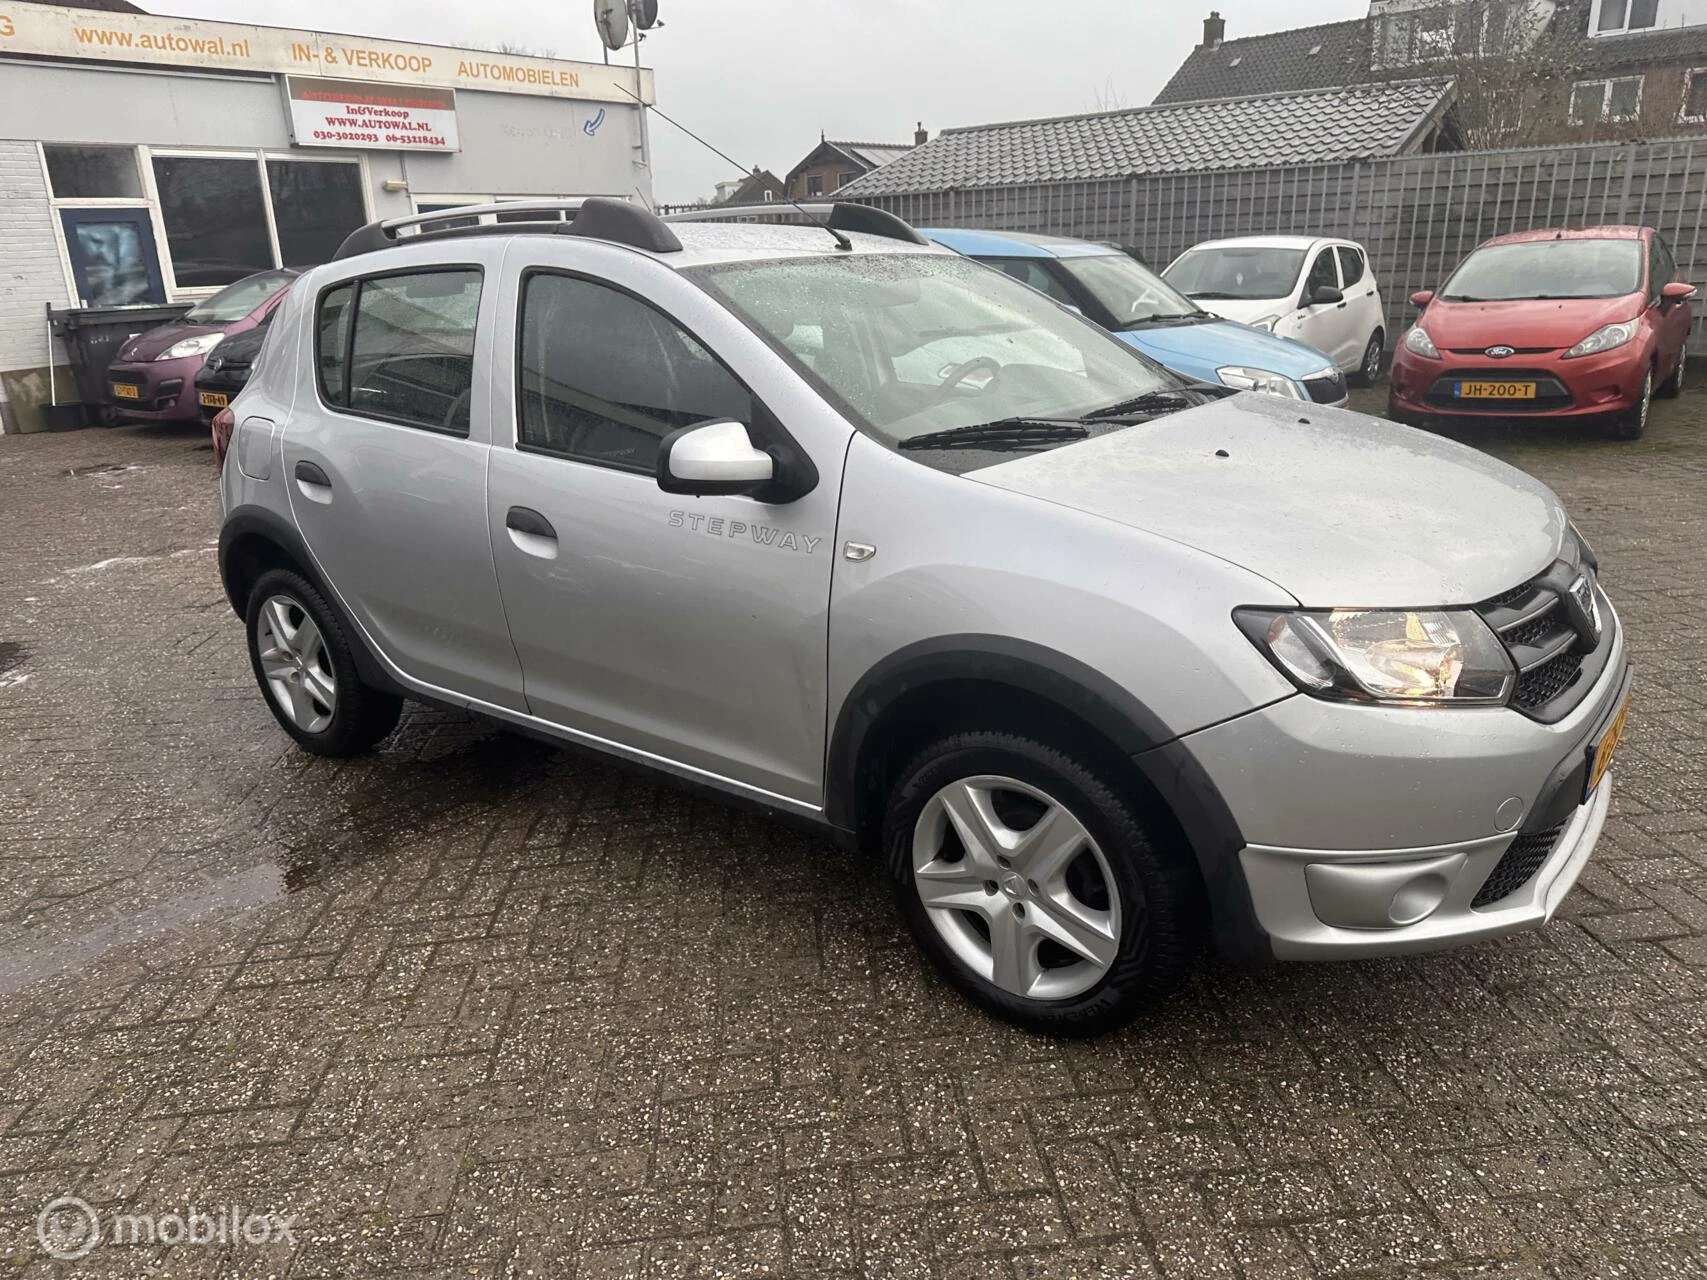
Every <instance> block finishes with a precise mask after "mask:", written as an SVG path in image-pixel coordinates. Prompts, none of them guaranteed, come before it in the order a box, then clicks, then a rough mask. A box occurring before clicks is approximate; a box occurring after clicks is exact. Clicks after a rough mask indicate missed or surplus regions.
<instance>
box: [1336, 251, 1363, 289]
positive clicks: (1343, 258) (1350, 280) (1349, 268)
mask: <svg viewBox="0 0 1707 1280" xmlns="http://www.w3.org/2000/svg"><path fill="white" fill-rule="evenodd" d="M1339 255H1340V277H1341V278H1342V279H1343V280H1344V281H1345V285H1344V287H1345V288H1347V289H1349V288H1351V286H1352V285H1354V284H1356V283H1357V282H1358V281H1360V280H1362V279H1363V269H1364V266H1365V265H1366V264H1365V263H1364V260H1363V255H1362V254H1361V253H1359V252H1358V251H1357V250H1356V249H1348V248H1346V247H1345V246H1344V245H1341V246H1340V247H1339Z"/></svg>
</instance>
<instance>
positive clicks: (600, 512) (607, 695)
mask: <svg viewBox="0 0 1707 1280" xmlns="http://www.w3.org/2000/svg"><path fill="white" fill-rule="evenodd" d="M513 252H514V253H516V254H518V255H522V254H525V256H526V259H527V262H526V265H525V267H523V268H519V269H517V270H515V271H513V272H512V273H511V276H510V278H509V279H508V280H507V281H506V285H505V293H504V297H503V299H502V311H503V320H504V325H505V330H504V333H505V335H506V336H505V337H504V338H503V339H502V340H501V342H500V344H499V345H500V350H501V356H500V368H501V369H503V368H504V363H503V362H506V361H507V362H510V364H511V366H512V367H509V368H508V369H507V370H505V371H503V372H501V373H500V374H499V375H498V378H497V381H496V385H497V386H498V387H499V388H500V390H499V391H498V393H497V397H496V400H495V403H501V404H502V406H503V408H502V411H501V412H499V413H497V414H495V417H494V429H495V430H494V440H493V449H492V456H491V470H490V480H489V520H490V530H491V543H492V547H493V553H494V556H495V558H496V562H497V569H498V577H499V581H500V583H501V586H502V591H503V599H504V605H505V609H506V612H507V614H508V617H509V623H510V631H511V634H512V635H513V636H514V638H515V644H516V650H517V653H518V654H519V655H520V658H521V663H522V668H523V671H524V673H525V679H526V693H527V706H528V709H529V711H531V712H532V713H533V714H534V715H535V716H538V717H541V718H542V719H545V720H549V721H551V722H552V723H554V724H556V725H559V726H561V727H563V728H566V729H569V730H571V731H573V732H575V733H578V734H580V735H583V736H584V737H586V738H587V739H589V740H590V741H592V742H593V743H594V744H595V745H599V746H602V747H605V748H615V749H616V750H617V751H618V752H619V753H620V754H626V755H629V756H631V757H634V758H639V759H642V760H645V761H647V762H649V763H653V764H663V765H665V766H666V767H671V768H673V769H674V770H675V771H676V772H679V773H684V774H686V775H688V776H696V775H698V776H709V777H711V778H713V779H715V780H718V781H721V782H724V783H728V782H733V783H735V784H737V785H738V786H739V787H741V788H743V789H745V790H747V791H748V792H750V793H752V794H753V795H755V796H756V797H757V798H760V799H766V800H772V801H774V800H776V799H779V798H780V799H783V800H787V801H790V802H793V803H794V804H796V805H803V806H808V807H815V806H817V805H818V804H819V803H821V792H822V773H823V760H824V732H825V728H824V725H825V702H824V700H825V663H826V661H827V645H828V618H829V599H830V574H831V569H832V566H833V565H834V556H835V542H834V539H835V532H836V508H837V501H838V494H839V492H840V488H841V472H842V460H843V457H844V456H845V454H846V452H847V444H848V440H849V438H850V436H851V434H852V431H851V428H849V427H848V425H847V423H846V422H845V421H843V420H842V419H841V418H840V417H839V416H838V415H836V414H835V413H833V412H832V411H830V410H829V408H828V406H826V405H825V404H824V403H823V402H822V400H821V399H820V398H819V397H817V396H816V395H814V394H813V393H812V392H811V391H810V390H809V389H808V388H807V387H806V386H805V384H804V383H802V382H801V381H800V379H799V377H798V376H797V375H795V374H794V373H793V372H792V371H791V370H790V369H789V368H788V366H787V365H786V364H785V363H784V362H783V360H782V359H781V357H779V356H777V355H776V354H775V353H774V352H773V351H771V350H770V348H768V347H767V346H765V345H764V344H763V342H761V341H760V339H758V338H757V337H756V336H755V335H754V334H753V333H752V332H751V331H749V330H748V329H747V328H746V327H745V326H744V325H742V324H741V323H739V322H738V321H737V320H736V319H735V318H734V317H733V316H732V315H730V314H729V313H728V312H727V311H726V310H724V309H723V308H722V307H721V306H719V305H718V304H717V303H715V302H714V301H713V300H712V299H711V298H710V296H709V295H708V294H706V293H705V292H704V291H703V290H701V289H700V288H699V287H698V286H696V285H694V284H693V283H691V282H690V281H688V280H686V279H683V278H682V277H681V276H680V275H678V274H677V273H676V272H675V271H674V270H672V269H670V268H668V267H665V266H662V265H660V264H659V263H658V262H656V261H653V260H651V259H649V258H647V257H645V256H643V255H641V254H637V253H633V252H631V251H628V250H623V249H618V248H615V247H613V246H610V245H601V244H597V243H593V242H588V241H574V240H571V239H569V238H566V237H539V238H534V239H532V240H529V241H527V242H522V241H518V242H517V247H516V249H515V250H514V251H513ZM819 341H820V342H821V341H822V337H821V335H820V336H819ZM761 389H763V390H762V391H761ZM718 419H726V420H728V419H732V420H735V421H739V422H742V423H744V424H746V425H747V426H748V427H749V430H750V432H751V434H752V435H753V436H754V438H755V440H757V441H759V442H761V443H763V444H774V443H775V442H776V441H777V440H778V439H780V438H781V435H782V434H783V433H785V432H786V434H787V436H788V438H789V440H791V441H792V442H793V443H794V444H795V445H796V446H797V447H798V448H799V449H800V450H801V451H802V452H804V453H805V454H806V456H807V457H809V458H810V459H811V461H812V463H813V466H814V467H815V468H816V471H817V475H818V480H817V485H816V487H815V488H813V490H812V491H811V492H810V493H808V494H807V495H806V496H805V497H802V498H800V499H798V500H796V501H794V502H791V503H787V504H786V505H768V504H766V503H762V502H759V501H756V500H755V499H752V498H748V497H730V496H717V497H703V498H696V497H690V496H684V495H681V494H669V493H665V492H664V491H663V490H662V489H660V488H659V487H658V482H657V479H656V462H657V456H658V446H659V444H660V442H661V441H662V439H663V437H664V436H666V435H668V434H669V433H671V432H673V431H675V430H677V429H679V428H681V427H684V426H689V425H693V424H696V423H701V422H706V421H713V420H718ZM785 423H786V424H787V425H786V428H785V426H784V424H785Z"/></svg>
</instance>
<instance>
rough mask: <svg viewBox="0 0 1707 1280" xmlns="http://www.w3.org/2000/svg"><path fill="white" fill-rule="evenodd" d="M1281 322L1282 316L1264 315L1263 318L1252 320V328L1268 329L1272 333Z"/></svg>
mask: <svg viewBox="0 0 1707 1280" xmlns="http://www.w3.org/2000/svg"><path fill="white" fill-rule="evenodd" d="M1279 323H1280V317H1279V316H1264V317H1263V318H1262V319H1261V320H1252V321H1251V328H1253V329H1267V330H1268V331H1269V332H1270V333H1273V332H1274V326H1275V325H1277V324H1279Z"/></svg>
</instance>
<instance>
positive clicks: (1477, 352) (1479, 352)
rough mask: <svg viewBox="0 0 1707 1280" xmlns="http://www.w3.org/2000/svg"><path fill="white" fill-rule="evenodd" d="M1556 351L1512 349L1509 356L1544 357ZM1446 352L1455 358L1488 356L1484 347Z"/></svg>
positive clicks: (1448, 349) (1552, 349) (1452, 348)
mask: <svg viewBox="0 0 1707 1280" xmlns="http://www.w3.org/2000/svg"><path fill="white" fill-rule="evenodd" d="M1558 349H1559V348H1557V347H1513V348H1512V349H1511V354H1512V355H1514V356H1546V355H1552V354H1553V352H1555V351H1557V350H1558ZM1447 351H1449V352H1450V353H1451V354H1453V355H1455V356H1485V355H1487V354H1488V349H1487V348H1486V347H1448V348H1447ZM1508 358H1509V357H1508Z"/></svg>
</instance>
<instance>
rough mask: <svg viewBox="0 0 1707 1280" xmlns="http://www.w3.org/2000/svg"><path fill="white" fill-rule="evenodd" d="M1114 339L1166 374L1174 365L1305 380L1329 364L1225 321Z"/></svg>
mask: <svg viewBox="0 0 1707 1280" xmlns="http://www.w3.org/2000/svg"><path fill="white" fill-rule="evenodd" d="M1115 336H1116V337H1119V338H1120V339H1122V340H1123V341H1125V342H1129V343H1131V344H1132V345H1133V346H1135V347H1137V348H1138V350H1140V351H1142V352H1143V353H1144V354H1145V355H1147V356H1149V357H1150V358H1151V359H1153V360H1157V361H1159V362H1160V363H1162V364H1165V365H1167V366H1168V367H1169V368H1170V369H1171V368H1175V367H1177V365H1180V364H1192V365H1215V366H1223V365H1243V366H1244V367H1245V368H1248V369H1267V370H1269V371H1270V372H1271V373H1282V374H1285V375H1286V376H1287V377H1289V378H1307V377H1309V376H1311V375H1312V374H1317V373H1323V372H1326V371H1328V370H1331V369H1332V368H1333V367H1334V362H1333V361H1332V360H1331V359H1330V358H1328V357H1327V356H1325V355H1323V354H1322V353H1321V352H1320V351H1317V350H1316V349H1315V348H1314V347H1309V346H1305V345H1304V344H1303V343H1302V342H1294V341H1292V339H1290V338H1278V337H1276V336H1275V335H1274V334H1272V333H1268V332H1266V331H1264V330H1262V329H1253V328H1251V327H1250V326H1249V325H1244V324H1234V323H1233V322H1232V321H1230V320H1216V321H1214V322H1213V323H1211V324H1181V325H1156V326H1151V327H1148V328H1142V329H1123V330H1121V331H1120V332H1119V333H1118V334H1116V335H1115Z"/></svg>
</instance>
